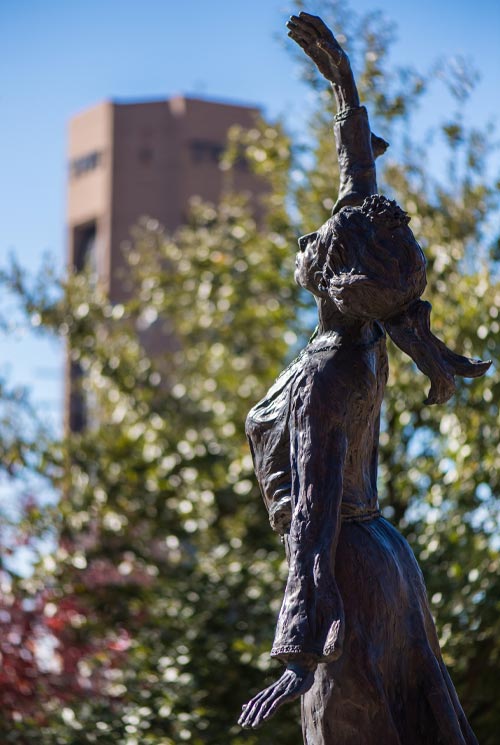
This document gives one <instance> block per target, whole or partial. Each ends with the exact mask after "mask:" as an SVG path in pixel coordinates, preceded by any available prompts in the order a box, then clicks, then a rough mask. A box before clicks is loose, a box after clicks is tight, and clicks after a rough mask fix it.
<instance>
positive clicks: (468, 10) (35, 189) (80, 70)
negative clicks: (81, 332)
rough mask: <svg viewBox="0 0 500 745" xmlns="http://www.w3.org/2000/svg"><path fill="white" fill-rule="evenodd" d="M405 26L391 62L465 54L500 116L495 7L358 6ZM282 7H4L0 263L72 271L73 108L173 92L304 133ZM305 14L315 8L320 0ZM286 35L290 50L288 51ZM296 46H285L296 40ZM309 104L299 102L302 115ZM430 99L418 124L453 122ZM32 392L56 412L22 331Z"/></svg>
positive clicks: (113, 0)
mask: <svg viewBox="0 0 500 745" xmlns="http://www.w3.org/2000/svg"><path fill="white" fill-rule="evenodd" d="M352 5H353V7H355V8H356V11H357V12H359V13H363V12H365V11H368V10H374V9H380V10H381V11H382V12H383V13H384V14H385V15H386V16H387V18H388V19H390V20H393V21H396V22H397V24H398V42H397V43H396V45H395V48H394V53H393V58H394V60H395V61H396V62H398V63H402V64H409V65H414V66H417V67H419V68H423V69H425V68H427V67H428V66H429V64H430V62H431V60H433V59H434V58H436V57H439V56H445V57H446V56H452V55H463V56H465V57H466V58H467V59H469V60H471V62H473V63H474V66H475V67H476V68H477V69H478V70H479V71H480V73H481V75H482V78H481V82H480V84H479V86H478V89H477V91H476V93H475V94H474V98H473V100H472V102H471V116H472V113H473V114H474V116H475V117H476V121H477V122H478V123H479V122H485V121H487V120H495V119H496V120H497V121H498V120H499V119H500V96H499V95H498V91H499V87H500V85H499V78H500V43H499V41H498V40H499V39H500V3H499V2H498V0H476V2H474V3H471V2H464V1H463V0H455V2H451V0H450V1H448V0H434V1H433V2H432V1H431V0H420V1H419V2H418V3H414V2H412V3H410V2H401V0H399V1H398V0H356V2H355V3H352ZM291 9H292V8H291V4H287V3H284V2H283V1H282V0H253V2H251V3H249V2H243V0H232V1H230V0H184V2H183V3H181V2H172V0H142V1H141V2H131V1H130V0H121V2H118V0H100V1H97V0H85V1H84V0H2V2H1V3H0V47H1V49H2V55H1V57H2V59H1V61H0V105H1V111H2V115H1V117H0V157H1V166H2V167H1V171H0V225H1V231H0V252H1V253H0V255H1V256H2V261H3V257H4V256H5V255H6V254H7V252H8V251H14V252H15V253H16V255H17V256H18V257H19V258H20V260H21V262H22V263H23V264H25V265H26V266H27V267H29V268H30V269H34V268H35V267H36V266H37V264H38V262H39V260H40V257H41V256H42V255H43V253H44V252H47V251H48V252H50V253H51V254H52V256H53V257H54V263H55V264H56V266H57V265H58V266H60V267H61V269H62V268H63V266H64V248H65V227H64V209H65V178H66V164H65V133H66V123H67V121H68V119H69V118H70V117H71V116H72V115H73V114H75V113H76V112H78V111H80V110H82V109H84V108H86V107H88V106H91V105H93V104H94V103H96V102H97V101H99V100H102V99H105V98H112V99H118V100H119V99H126V100H129V99H137V100H140V99H144V98H151V97H168V96H170V95H173V94H175V93H184V94H191V95H202V96H208V97H211V98H216V99H217V98H222V99H229V100H236V101H242V102H248V103H252V104H255V103H256V104H259V105H261V106H262V107H263V108H264V111H265V113H267V114H268V115H270V116H277V115H284V116H285V117H286V118H287V119H288V121H289V122H290V124H291V125H292V126H297V123H298V124H299V125H300V122H301V121H302V120H303V110H304V108H306V109H307V106H308V105H309V104H310V99H308V96H309V95H310V94H308V93H307V92H306V91H305V90H304V88H303V87H302V85H301V84H300V82H299V80H298V77H297V70H296V69H295V67H294V65H293V64H291V60H290V57H289V56H288V54H287V52H286V44H287V42H288V40H287V38H286V32H285V29H284V24H285V22H286V19H287V17H288V15H289V14H290V11H291ZM308 10H309V11H310V12H312V13H314V12H315V11H316V7H315V3H314V2H313V1H312V2H310V3H309V4H308ZM277 37H281V39H282V40H283V42H284V44H280V42H279V41H278V40H277ZM289 43H290V44H291V42H289ZM304 104H305V106H304ZM447 105H448V103H447V99H446V97H443V96H442V94H440V93H439V91H437V92H435V93H434V95H433V96H432V97H431V98H430V103H429V105H428V108H427V109H426V110H425V111H424V117H428V119H429V121H430V120H432V119H433V118H434V117H435V116H436V115H437V114H441V115H443V114H446V106H447ZM5 373H9V374H10V377H11V379H13V380H15V381H16V382H18V383H21V384H26V385H30V386H33V387H34V392H35V398H36V399H37V400H38V401H39V402H40V404H41V405H42V406H43V408H44V410H45V411H46V412H47V415H50V416H52V418H53V420H54V422H57V421H58V418H59V415H60V401H61V392H62V351H61V349H60V348H59V347H58V345H57V344H48V343H47V342H43V343H41V342H35V341H34V340H33V339H32V338H31V337H29V336H26V335H23V334H21V332H19V331H17V332H15V333H12V334H10V335H9V337H8V338H6V337H4V338H0V374H5Z"/></svg>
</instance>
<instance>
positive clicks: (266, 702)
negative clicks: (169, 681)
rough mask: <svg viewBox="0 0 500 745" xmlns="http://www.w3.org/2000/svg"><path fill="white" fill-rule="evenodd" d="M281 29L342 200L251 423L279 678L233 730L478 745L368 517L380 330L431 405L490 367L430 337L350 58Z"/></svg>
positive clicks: (418, 598) (365, 741)
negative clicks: (277, 553)
mask: <svg viewBox="0 0 500 745" xmlns="http://www.w3.org/2000/svg"><path fill="white" fill-rule="evenodd" d="M288 29H289V36H291V38H292V39H293V40H294V41H295V42H297V44H299V45H300V46H301V47H302V49H303V50H304V51H305V52H306V54H308V55H309V57H310V58H311V59H312V60H313V61H314V62H315V64H316V65H317V67H318V69H319V70H320V71H321V73H322V74H323V75H324V76H325V77H326V78H327V79H328V80H329V81H330V82H331V84H332V86H333V91H334V94H335V99H336V102H337V108H338V113H337V116H336V120H335V128H334V131H335V139H336V143H337V153H338V159H339V164H340V174H341V175H340V192H339V198H338V200H337V203H336V205H335V207H334V209H333V214H332V217H331V218H330V219H329V220H328V221H327V222H326V223H325V224H324V225H322V226H321V227H320V228H319V229H318V231H317V232H314V233H311V234H309V235H306V236H304V237H303V238H301V239H300V240H299V247H300V250H299V252H298V254H297V260H296V270H295V279H296V281H297V282H298V284H299V285H301V286H302V287H304V288H306V289H307V290H309V291H310V292H311V293H312V294H313V295H314V297H315V299H316V302H317V306H318V315H319V325H318V328H317V330H316V332H315V335H314V336H313V338H312V340H311V341H310V342H309V344H308V345H307V347H306V348H305V349H304V350H303V351H302V352H301V354H300V355H299V356H298V357H297V359H296V360H294V361H293V362H292V363H291V364H290V365H289V367H288V368H287V369H286V370H285V371H284V372H283V373H282V374H281V375H280V376H279V378H278V379H277V380H276V382H275V383H274V385H273V386H272V388H271V389H270V390H269V392H268V393H267V395H266V397H265V398H264V399H263V400H262V401H260V402H259V403H258V404H257V405H256V406H255V407H254V408H253V409H252V410H251V411H250V413H249V415H248V419H247V435H248V438H249V441H250V447H251V450H252V456H253V459H254V465H255V471H256V475H257V478H258V480H259V484H260V487H261V490H262V494H263V497H264V501H265V504H266V507H267V509H268V512H269V518H270V521H271V525H272V527H273V528H274V529H275V530H276V531H278V532H279V533H280V534H281V535H282V536H283V540H284V542H285V547H286V553H287V559H288V565H289V573H288V581H287V584H286V589H285V595H284V599H283V604H282V607H281V611H280V614H279V618H278V624H277V629H276V636H275V640H274V644H273V648H272V651H271V655H272V656H273V657H276V658H277V659H279V660H281V661H282V662H283V663H284V665H285V670H284V672H283V674H282V675H281V677H280V678H279V679H278V680H277V681H276V682H275V683H274V684H273V685H271V686H270V687H269V688H267V689H265V690H264V691H262V692H260V693H259V694H258V695H257V696H255V697H254V698H253V699H252V700H251V701H250V702H249V703H248V704H247V705H246V706H245V707H244V708H243V713H242V715H241V718H240V724H241V725H242V726H243V727H249V728H255V727H259V726H260V725H262V724H263V723H264V722H265V721H266V720H268V719H269V718H270V717H271V716H273V714H274V713H275V712H276V710H277V709H278V708H279V707H280V706H282V705H283V704H285V703H287V702H289V701H293V700H294V699H297V698H299V697H300V696H301V697H302V725H303V736H304V742H305V743H306V744H307V745H396V744H397V745H417V744H418V745H472V744H473V743H476V745H477V740H476V738H475V736H474V734H473V732H472V730H471V728H470V725H469V723H468V722H467V719H466V717H465V715H464V713H463V711H462V708H461V706H460V703H459V701H458V698H457V695H456V692H455V689H454V687H453V684H452V682H451V679H450V677H449V675H448V672H447V670H446V667H445V665H444V663H443V660H442V657H441V652H440V649H439V642H438V638H437V634H436V630H435V627H434V623H433V620H432V616H431V613H430V610H429V605H428V601H427V596H426V589H425V586H424V582H423V578H422V574H421V572H420V569H419V567H418V565H417V562H416V560H415V557H414V555H413V553H412V551H411V549H410V547H409V545H408V543H407V542H406V540H405V539H404V538H403V537H402V536H401V535H400V534H399V533H398V531H397V530H396V529H395V528H394V527H392V525H390V523H389V522H388V521H387V520H385V519H384V518H383V517H382V516H381V514H380V511H379V506H378V499H377V485H376V483H377V450H378V438H379V422H380V408H381V404H382V398H383V395H384V389H385V384H386V380H387V372H388V365H387V353H386V332H387V334H389V336H390V338H391V339H392V341H393V342H395V344H396V345H397V346H398V347H400V349H402V350H403V351H404V352H406V353H407V354H408V355H409V356H410V357H412V359H413V360H414V361H415V362H416V364H417V366H418V367H419V368H420V370H421V371H422V372H423V373H425V374H426V375H427V376H428V377H429V379H430V382H431V387H430V391H429V395H428V397H427V400H426V403H428V404H434V403H444V402H445V401H447V400H448V399H449V398H450V396H451V395H452V394H453V392H454V390H455V382H454V377H455V376H456V375H461V376H464V377H477V376H480V375H483V374H484V373H485V372H486V370H487V369H488V367H489V364H490V363H489V362H481V361H479V360H470V359H467V358H465V357H462V356H460V355H457V354H455V353H454V352H452V351H451V350H450V349H448V348H447V347H446V346H445V345H444V344H443V342H441V341H440V340H439V339H437V338H436V337H435V336H434V335H433V334H432V333H431V330H430V322H429V318H430V309H431V306H430V305H429V303H427V302H424V301H422V300H420V296H421V295H422V293H423V291H424V288H425V285H426V274H425V259H424V256H423V253H422V250H421V248H420V246H419V245H418V243H417V241H416V240H415V238H414V236H413V233H412V231H411V230H410V228H409V226H408V223H409V218H408V216H407V215H406V213H405V212H404V211H403V210H402V209H400V208H399V207H398V206H397V204H396V203H395V202H393V201H390V200H388V199H386V198H385V197H383V196H380V195H378V194H377V184H376V174H375V161H374V159H375V157H377V155H380V154H382V153H383V152H384V150H385V148H386V147H387V143H385V142H384V141H383V140H382V139H381V138H378V137H376V136H374V135H373V134H372V133H371V131H370V126H369V122H368V116H367V112H366V109H365V108H364V107H362V106H360V102H359V97H358V92H357V88H356V84H355V81H354V78H353V74H352V71H351V67H350V63H349V59H348V57H347V55H346V54H345V52H344V51H343V50H342V48H341V47H340V46H339V44H338V43H337V41H336V39H335V38H334V36H333V34H332V33H331V32H330V31H329V29H328V28H327V27H326V26H325V24H324V23H323V22H322V20H321V19H320V18H317V17H315V16H312V15H309V14H307V13H300V15H299V16H292V17H291V19H290V21H289V22H288Z"/></svg>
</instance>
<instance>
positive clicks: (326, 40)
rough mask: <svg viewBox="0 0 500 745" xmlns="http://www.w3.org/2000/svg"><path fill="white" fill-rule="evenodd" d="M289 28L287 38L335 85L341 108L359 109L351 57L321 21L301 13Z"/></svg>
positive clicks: (290, 23) (291, 20)
mask: <svg viewBox="0 0 500 745" xmlns="http://www.w3.org/2000/svg"><path fill="white" fill-rule="evenodd" d="M286 25H287V28H288V36H290V38H291V39H293V40H294V41H295V42H296V43H297V44H298V45H299V46H300V47H301V48H302V49H303V50H304V52H305V53H306V54H307V55H308V56H309V57H310V58H311V59H312V60H313V62H314V63H315V65H316V67H317V68H318V70H319V71H320V73H321V74H322V75H323V76H324V77H325V78H326V79H327V80H329V81H330V83H332V85H333V86H334V89H335V91H336V94H337V101H338V103H339V106H358V105H359V98H358V94H357V90H356V85H355V83H354V78H353V75H352V71H351V64H350V62H349V57H348V56H347V54H346V53H345V52H344V50H343V49H342V47H341V46H340V44H339V43H338V41H337V40H336V38H335V37H334V35H333V34H332V32H331V31H330V29H329V28H328V26H326V25H325V24H324V23H323V21H322V20H321V18H318V16H312V15H310V14H309V13H304V12H302V13H300V14H299V15H298V16H291V18H290V20H289V21H288V23H287V24H286Z"/></svg>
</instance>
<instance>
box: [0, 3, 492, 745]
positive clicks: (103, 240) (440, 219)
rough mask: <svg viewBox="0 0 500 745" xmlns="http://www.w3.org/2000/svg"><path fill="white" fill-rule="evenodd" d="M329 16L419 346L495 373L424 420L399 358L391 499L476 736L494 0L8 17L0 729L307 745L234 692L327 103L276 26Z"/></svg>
mask: <svg viewBox="0 0 500 745" xmlns="http://www.w3.org/2000/svg"><path fill="white" fill-rule="evenodd" d="M302 7H304V9H306V10H307V11H308V12H312V13H317V14H319V15H322V16H323V17H324V19H325V21H327V23H328V24H329V25H331V26H332V27H333V28H334V30H335V32H336V33H337V35H338V38H339V40H340V41H341V43H343V44H344V45H345V46H346V48H347V50H348V52H349V55H350V57H351V60H352V64H353V68H354V70H355V74H356V77H357V80H358V81H359V88H360V92H361V95H362V98H363V101H364V102H365V103H366V104H367V106H368V109H369V113H370V119H371V121H372V128H373V129H374V131H375V132H376V133H377V134H379V135H381V136H384V137H385V138H386V139H387V140H389V142H390V143H391V148H390V150H389V151H388V153H387V155H385V156H384V158H383V159H381V161H379V174H380V177H379V183H380V190H381V191H383V192H385V193H387V194H389V195H390V196H391V197H394V198H396V199H398V201H399V202H400V204H401V205H402V206H403V208H404V209H406V210H407V211H408V213H409V214H410V215H411V218H412V226H413V230H414V232H415V233H416V235H417V238H419V239H420V241H421V244H422V246H423V248H424V250H425V252H426V256H427V259H428V263H429V289H428V291H427V294H426V297H427V298H428V299H430V300H431V302H432V304H433V308H434V316H435V320H434V325H435V327H436V329H437V333H438V334H439V335H441V336H442V337H443V338H444V339H445V340H446V342H447V343H448V344H449V345H450V346H451V347H452V348H456V349H457V351H465V352H466V353H467V354H470V355H473V356H477V357H482V358H491V359H493V367H492V369H491V373H490V374H489V375H488V376H487V377H486V378H485V379H484V380H481V381H475V382H474V383H468V382H463V383H461V384H460V387H459V390H458V393H457V396H456V397H455V399H454V401H453V402H452V403H451V404H450V405H447V406H446V407H436V408H435V409H434V408H432V409H430V408H425V407H423V405H422V402H423V399H424V398H425V382H424V380H423V378H422V377H421V376H420V375H419V374H418V373H417V372H416V370H415V369H414V368H413V367H412V366H411V365H410V364H409V361H408V360H406V359H403V356H402V354H400V353H398V354H396V353H394V355H393V358H392V359H391V364H392V368H391V370H392V372H391V379H390V387H389V390H388V394H387V401H386V405H385V409H384V422H383V431H382V436H381V449H382V452H381V465H380V494H381V503H382V506H383V509H384V513H385V514H386V516H387V517H388V518H389V519H391V520H392V521H393V522H394V523H395V524H396V525H397V526H398V527H399V529H400V530H402V532H404V534H405V535H406V536H407V537H408V538H409V540H410V542H411V544H412V547H413V548H414V550H415V552H416V554H417V557H418V559H419V561H420V562H421V565H422V567H423V570H424V573H425V575H426V581H427V584H428V589H429V595H430V597H431V601H432V609H433V612H434V614H435V618H436V623H437V626H438V630H439V634H440V641H441V644H442V648H443V653H444V656H445V660H446V663H447V664H448V666H449V668H450V672H451V674H452V677H453V679H454V682H455V684H456V686H457V688H458V691H459V694H460V696H461V700H462V703H463V706H464V708H465V710H466V713H467V714H468V716H469V718H470V720H471V723H472V725H473V727H474V729H475V731H476V732H477V735H478V739H479V741H480V742H481V743H483V744H484V745H488V744H489V743H491V744H492V745H493V743H496V742H497V739H496V738H497V734H496V733H497V731H498V727H499V725H500V707H499V705H498V703H497V700H498V697H499V694H500V682H499V676H498V656H499V654H500V643H499V641H498V639H499V638H500V634H499V631H500V629H499V621H498V609H499V605H500V581H499V576H498V568H499V550H500V531H499V515H498V507H497V500H496V495H497V491H498V472H499V471H498V466H499V462H500V446H499V434H500V425H499V421H498V400H499V394H500V384H499V380H498V371H497V369H496V368H497V365H496V359H497V358H498V354H497V351H498V348H499V346H500V338H499V330H500V327H499V322H498V312H499V308H500V285H499V282H498V260H499V258H500V252H499V246H500V243H499V223H498V216H499V212H498V196H499V181H498V178H499V170H500V160H499V154H498V130H497V128H495V122H496V121H498V118H499V114H500V111H499V108H500V104H499V101H498V96H497V95H496V91H497V88H498V71H499V69H500V49H499V46H498V33H499V30H500V8H499V6H498V4H496V3H493V1H492V0H478V2H476V4H475V5H474V9H473V12H472V10H471V7H470V5H468V4H466V3H465V2H456V3H454V4H449V5H448V4H445V3H441V4H436V3H431V2H428V1H427V0H425V1H424V2H421V3H419V4H418V7H416V6H415V7H414V6H411V5H407V6H404V7H401V4H400V3H396V2H395V0H380V1H379V2H378V3H377V2H376V1H375V0H359V2H357V3H356V6H355V7H349V6H348V5H347V4H345V3H336V2H326V1H325V0H318V1H317V2H314V3H312V4H308V5H307V7H305V6H304V4H303V3H298V2H292V3H291V4H290V6H284V5H283V3H282V2H269V1H268V0H267V1H266V2H264V0H257V1H256V2H254V3H253V4H252V5H251V6H248V5H247V4H245V3H232V4H229V5H228V4H227V3H223V2H217V1H214V2H212V3H203V2H201V1H199V0H194V1H193V2H191V3H186V4H184V5H182V4H175V3H169V2H163V3H161V2H157V1H156V0H145V1H144V2H143V3H141V4H138V3H135V2H129V1H128V0H127V1H125V2H120V3H118V2H115V1H114V0H110V1H109V2H107V3H97V2H94V0H89V1H88V2H86V3H79V2H74V3H64V2H59V1H58V0H50V1H49V2H45V3H37V2H29V1H28V2H24V3H22V4H20V3H15V2H11V1H10V0H6V1H5V2H3V3H2V6H1V8H0V40H1V44H2V49H3V50H4V54H3V55H2V56H3V60H2V62H1V63H0V80H1V83H2V84H1V89H0V90H1V96H2V101H3V104H4V105H3V107H2V109H3V115H2V118H1V120H0V143H1V145H0V147H1V151H2V166H3V167H2V175H1V178H0V212H1V221H0V224H1V225H2V233H1V247H2V259H1V264H0V280H1V282H2V285H3V287H2V304H1V308H0V332H1V335H0V350H1V358H0V359H1V363H0V364H1V367H0V383H1V389H0V393H1V397H0V448H1V451H2V470H1V473H0V498H1V507H0V518H1V521H2V522H1V525H0V540H1V543H2V564H1V571H0V582H1V585H0V588H1V594H0V626H1V627H2V633H1V640H0V654H1V658H2V667H1V670H0V701H1V703H2V706H1V713H0V732H1V734H2V742H6V743H23V744H24V743H31V742H33V743H34V742H36V743H42V744H43V743H47V744H48V743H50V744H51V745H52V744H53V743H72V744H73V743H75V745H76V744H77V743H78V744H80V743H87V742H88V743H92V742H103V743H108V742H109V743H127V745H136V744H137V743H153V744H154V745H159V744H160V743H161V744H162V745H170V744H171V743H176V744H177V743H179V742H192V743H209V744H211V745H220V743H221V742H230V743H233V744H234V745H236V744H237V743H257V742H259V743H271V742H272V743H273V744H274V745H279V743H285V742H287V743H289V742H293V741H297V742H299V741H300V729H299V726H300V725H299V724H298V723H297V722H298V713H297V707H295V708H293V707H292V708H291V709H289V710H287V711H286V712H283V713H282V714H281V713H280V715H279V716H278V717H277V718H276V720H273V722H272V723H270V724H269V725H268V726H267V728H266V730H264V731H263V732H262V733H261V734H259V735H258V736H256V735H255V734H252V733H246V732H242V731H240V730H239V728H238V727H237V726H236V725H235V721H236V719H237V716H238V712H239V708H240V706H241V704H242V703H243V702H244V701H246V700H247V699H248V697H249V695H250V694H253V693H254V692H255V691H256V690H258V689H259V688H260V687H262V685H263V684H264V683H265V682H266V681H270V680H271V679H272V678H273V677H274V676H275V674H276V670H277V666H276V665H275V663H272V662H271V661H270V660H269V658H268V650H269V645H270V641H271V638H272V630H273V626H274V622H275V618H276V614H277V611H278V609H279V605H280V600H281V595H282V591H283V580H284V577H285V574H286V567H285V565H284V562H283V555H282V550H281V545H280V543H279V540H278V537H277V536H276V535H275V534H273V533H272V531H271V529H270V528H269V526H268V523H267V516H266V514H265V510H264V508H263V506H262V505H261V498H260V495H259V493H258V489H257V486H256V484H255V480H254V477H253V471H252V465H251V460H250V457H249V452H248V449H247V446H246V443H245V438H244V419H245V415H246V411H247V410H248V409H249V408H250V406H251V405H252V404H253V403H254V402H255V401H256V400H258V398H259V397H260V396H261V395H262V394H263V393H264V392H265V390H266V388H267V387H268V385H269V384H270V382H271V381H272V379H273V378H274V377H275V375H276V374H277V373H278V372H279V371H280V370H281V369H282V368H283V366H284V365H285V364H286V363H287V361H288V360H289V359H290V358H291V357H292V356H293V355H294V353H295V352H296V351H297V349H298V348H299V347H300V346H301V345H302V344H303V343H305V341H306V340H307V338H308V335H310V333H311V332H312V330H313V328H314V313H313V311H312V309H311V304H310V302H309V300H308V299H307V298H304V297H302V295H301V294H300V293H299V292H298V290H297V289H296V288H295V287H294V286H293V283H292V265H293V253H294V247H295V245H296V238H297V236H298V235H300V234H303V233H305V232H308V231H309V230H311V229H313V228H315V227H317V226H318V225H319V224H321V223H322V222H323V221H324V220H325V219H326V218H327V217H328V215H329V212H330V210H331V207H332V205H333V203H334V201H335V197H336V191H337V183H338V171H337V164H336V157H335V152H334V144H333V135H332V120H333V114H334V106H333V101H332V99H331V96H330V93H329V90H328V88H327V86H326V85H325V83H324V81H322V80H320V79H318V77H317V76H316V74H315V73H314V70H312V69H311V67H312V66H311V65H310V64H309V63H308V61H307V60H306V59H305V58H304V59H303V58H302V57H301V56H300V53H299V52H298V51H296V50H295V49H293V46H292V42H290V41H289V40H288V38H287V36H286V30H285V23H286V20H287V18H288V16H289V15H290V14H291V13H292V12H297V11H298V10H299V9H301V8H302Z"/></svg>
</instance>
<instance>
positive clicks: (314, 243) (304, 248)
mask: <svg viewBox="0 0 500 745" xmlns="http://www.w3.org/2000/svg"><path fill="white" fill-rule="evenodd" d="M318 235H319V234H318V231H315V232H314V233H308V234H307V235H303V236H302V238H299V250H298V252H297V256H296V258H295V275H294V276H295V281H296V283H297V284H298V285H299V286H300V287H303V288H304V289H305V290H309V292H312V293H313V295H319V294H320V293H319V290H318V286H317V283H316V281H315V275H316V274H317V272H318V264H317V261H318Z"/></svg>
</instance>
